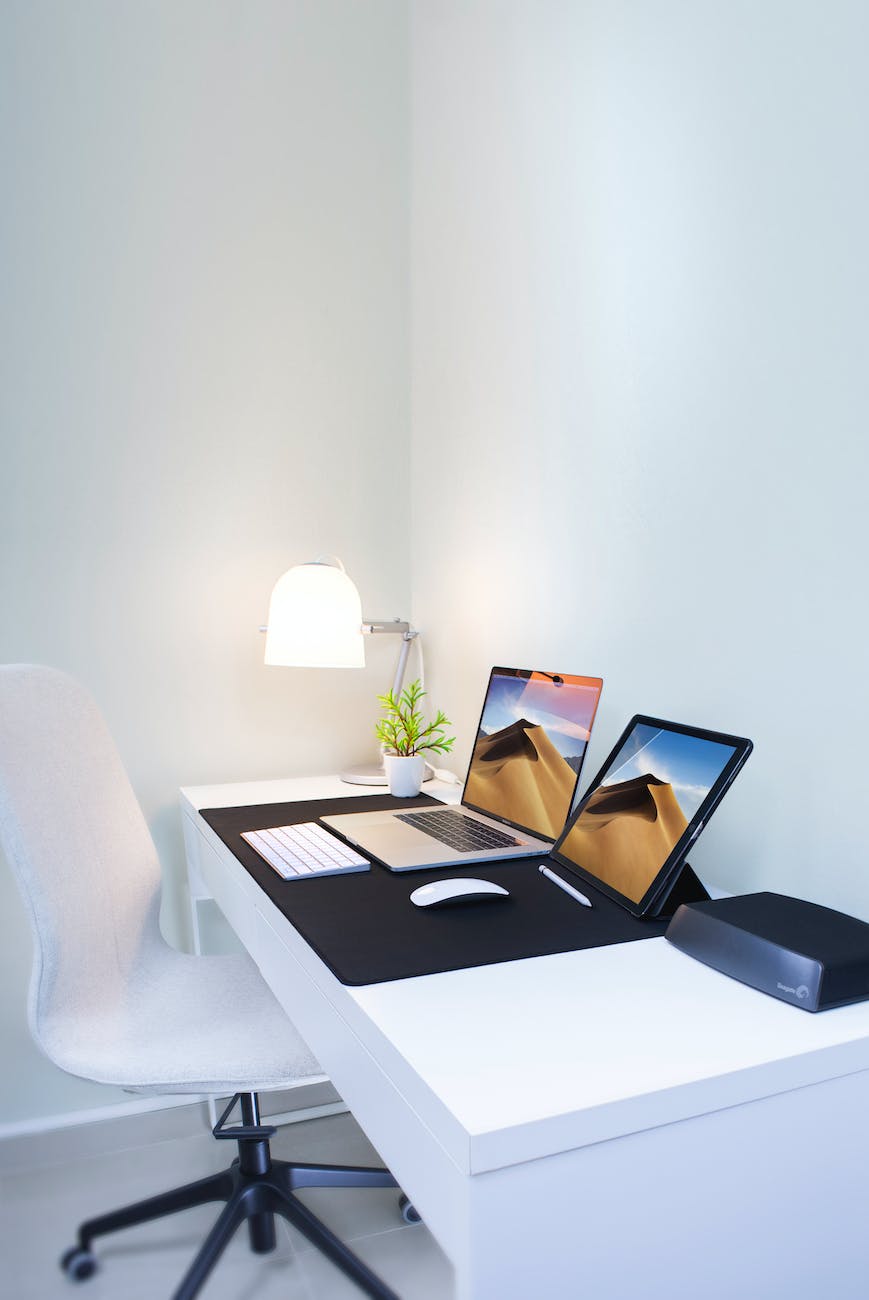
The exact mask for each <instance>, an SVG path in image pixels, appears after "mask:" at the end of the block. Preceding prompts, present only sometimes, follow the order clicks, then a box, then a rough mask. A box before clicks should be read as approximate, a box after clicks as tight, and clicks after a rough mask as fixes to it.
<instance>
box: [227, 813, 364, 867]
mask: <svg viewBox="0 0 869 1300" xmlns="http://www.w3.org/2000/svg"><path fill="white" fill-rule="evenodd" d="M241 838H242V839H243V840H247V842H248V844H249V845H250V846H251V848H252V849H256V851H257V853H258V854H259V855H260V857H261V858H264V859H265V861H266V862H267V863H268V864H269V866H270V867H272V868H273V869H274V870H275V871H276V872H277V873H278V875H279V876H281V877H282V878H283V879H284V880H299V879H301V878H302V877H303V876H337V875H339V874H343V873H344V872H348V871H368V870H370V868H371V863H370V862H369V861H368V859H367V858H363V856H362V854H361V853H357V852H356V851H355V849H351V848H348V847H347V845H346V844H345V843H344V841H343V840H339V839H338V837H337V835H333V834H332V833H331V832H330V831H327V830H324V828H323V827H322V826H318V825H317V823H316V822H298V823H297V824H296V825H295V826H273V827H272V828H271V829H270V830H267V831H245V832H244V834H243V835H242V837H241Z"/></svg>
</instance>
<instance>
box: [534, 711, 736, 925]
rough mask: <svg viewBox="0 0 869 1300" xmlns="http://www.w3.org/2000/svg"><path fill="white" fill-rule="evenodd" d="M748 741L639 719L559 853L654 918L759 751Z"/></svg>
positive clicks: (629, 729) (637, 913)
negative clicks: (709, 824) (738, 776)
mask: <svg viewBox="0 0 869 1300" xmlns="http://www.w3.org/2000/svg"><path fill="white" fill-rule="evenodd" d="M751 749H752V744H751V741H750V740H746V739H745V738H744V737H742V736H728V735H725V734H723V733H722V732H717V731H704V730H702V729H701V728H699V727H687V726H683V725H682V724H680V723H678V722H664V721H662V720H661V719H660V718H648V717H645V716H644V715H642V714H637V715H636V716H635V717H633V718H632V719H631V721H630V722H629V723H628V725H627V727H626V728H625V731H624V732H623V733H622V735H621V737H620V738H619V741H618V743H617V745H616V747H615V749H614V750H613V752H612V753H611V754H610V756H609V758H608V759H607V760H606V762H605V763H604V765H603V767H602V768H601V770H600V772H599V773H598V775H597V776H596V777H595V779H594V781H593V782H592V784H591V786H590V787H589V789H588V790H587V791H586V793H585V794H584V795H583V797H582V799H581V800H580V802H579V804H578V805H577V808H576V810H575V812H574V813H573V815H572V816H571V817H570V819H569V821H568V822H567V825H566V826H565V828H564V830H563V831H562V833H561V838H560V839H559V840H558V842H557V843H556V845H555V847H554V849H553V850H552V856H553V857H554V858H555V859H556V860H557V861H558V862H560V863H561V864H562V865H563V866H565V867H568V868H570V870H571V871H574V872H576V874H577V875H579V876H580V877H581V878H582V879H583V880H585V881H588V882H589V883H590V884H592V885H594V886H595V888H597V889H599V890H601V892H602V893H604V894H606V895H607V896H608V897H609V898H612V899H615V901H616V902H617V903H621V904H622V906H623V907H626V908H627V909H628V911H629V912H631V913H633V915H634V916H654V915H656V913H657V912H658V911H659V910H660V908H661V906H662V905H663V903H664V900H665V899H666V897H667V895H668V894H669V892H670V889H671V887H672V885H673V883H674V881H675V880H676V877H677V876H678V874H679V872H680V870H681V868H682V866H683V863H684V859H685V854H686V853H687V851H688V849H689V848H690V847H691V845H692V844H694V842H695V841H696V839H697V836H698V835H699V834H700V832H701V831H702V829H703V827H704V826H705V825H706V823H707V822H708V820H709V818H710V817H711V816H712V813H713V812H714V811H715V809H716V808H717V806H718V804H719V803H720V802H721V799H722V797H723V795H724V793H725V791H726V790H727V788H728V786H729V785H730V784H731V782H732V781H733V779H734V777H735V776H736V774H737V772H738V771H739V770H740V768H741V767H742V765H743V763H744V762H745V760H746V759H747V758H748V756H749V754H750V753H751Z"/></svg>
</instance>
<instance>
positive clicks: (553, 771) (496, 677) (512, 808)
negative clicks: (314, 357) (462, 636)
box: [462, 668, 603, 840]
mask: <svg viewBox="0 0 869 1300" xmlns="http://www.w3.org/2000/svg"><path fill="white" fill-rule="evenodd" d="M602 686H603V682H602V681H601V679H600V678H599V677H574V676H570V675H569V674H567V673H542V672H533V671H530V670H526V669H523V668H493V669H492V673H491V676H490V678H489V687H488V690H487V691H486V699H485V702H484V704H483V713H482V717H481V718H480V725H479V727H478V728H477V738H476V741H475V742H474V750H473V753H472V755H471V765H470V767H469V769H468V778H467V781H466V782H465V790H464V795H463V798H462V802H463V803H464V804H465V805H466V806H467V807H470V808H473V809H475V810H476V811H477V812H482V813H486V814H487V815H488V816H490V817H497V818H498V819H499V820H500V821H505V822H508V823H509V824H510V825H511V826H515V827H517V828H518V829H520V830H525V831H530V832H531V834H532V835H539V836H541V837H542V838H543V839H548V840H555V839H557V838H558V836H559V835H560V834H561V831H562V828H563V826H564V823H565V821H566V820H567V815H568V813H569V812H570V806H571V804H572V802H573V796H574V793H575V791H576V786H577V783H578V781H579V774H580V771H581V770H582V763H583V759H584V758H585V751H586V748H587V745H588V738H589V734H590V732H591V727H592V723H593V722H594V715H595V712H596V711H597V703H598V700H599V699H600V693H601V688H602Z"/></svg>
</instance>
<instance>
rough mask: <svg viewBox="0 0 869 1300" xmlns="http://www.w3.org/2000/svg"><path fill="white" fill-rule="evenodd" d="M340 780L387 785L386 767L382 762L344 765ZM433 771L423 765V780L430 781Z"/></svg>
mask: <svg viewBox="0 0 869 1300" xmlns="http://www.w3.org/2000/svg"><path fill="white" fill-rule="evenodd" d="M340 776H341V780H342V781H346V782H347V784H348V785H388V784H389V782H388V781H387V779H386V769H385V768H384V766H383V763H382V762H381V763H357V764H356V765H355V766H354V767H345V769H344V771H343V772H341V773H340ZM433 776H434V772H433V771H432V770H431V768H430V767H429V765H428V763H426V765H425V771H424V772H423V776H422V779H423V781H431V779H432V777H433Z"/></svg>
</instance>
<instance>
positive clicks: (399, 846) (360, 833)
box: [333, 815, 457, 870]
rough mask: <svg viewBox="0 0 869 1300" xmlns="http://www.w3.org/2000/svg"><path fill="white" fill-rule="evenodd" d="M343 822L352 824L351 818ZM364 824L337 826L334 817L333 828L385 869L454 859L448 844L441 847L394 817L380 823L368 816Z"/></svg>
mask: <svg viewBox="0 0 869 1300" xmlns="http://www.w3.org/2000/svg"><path fill="white" fill-rule="evenodd" d="M347 821H348V823H352V818H349V817H348V818H347ZM366 823H367V824H366V825H365V826H362V825H360V824H357V825H356V826H353V825H352V824H348V825H345V826H341V825H339V820H338V818H335V820H334V822H333V825H334V826H335V829H336V830H340V832H341V834H342V835H345V836H346V837H347V839H349V840H350V841H351V842H352V843H354V844H356V845H357V846H358V847H359V849H360V850H361V851H362V852H363V853H371V854H372V855H373V856H374V857H376V858H379V859H380V861H381V862H383V863H385V864H386V866H395V867H398V868H400V869H402V870H407V869H408V868H413V867H433V866H438V865H439V864H440V863H442V862H444V863H448V862H455V860H456V857H457V854H456V853H455V851H454V850H453V849H451V848H449V847H448V845H446V844H441V843H440V841H438V840H436V839H433V838H432V836H431V835H426V834H425V832H424V831H420V830H417V829H416V828H415V827H414V826H408V825H407V824H406V823H405V822H400V821H398V819H397V818H396V817H395V816H394V815H393V816H391V817H389V816H387V817H385V818H384V820H383V821H382V822H381V821H377V822H375V821H374V820H373V815H372V820H371V821H368V820H367V818H366Z"/></svg>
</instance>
